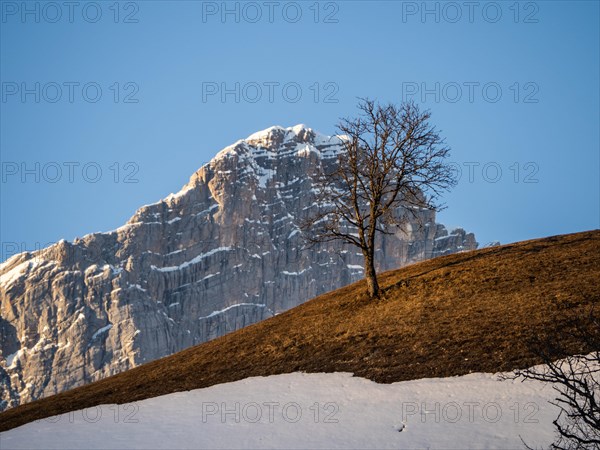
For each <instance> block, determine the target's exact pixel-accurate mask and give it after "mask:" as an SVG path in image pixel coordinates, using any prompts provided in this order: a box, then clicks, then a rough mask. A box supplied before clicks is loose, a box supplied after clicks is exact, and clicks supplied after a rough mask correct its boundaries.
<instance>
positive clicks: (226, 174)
mask: <svg viewBox="0 0 600 450" xmlns="http://www.w3.org/2000/svg"><path fill="white" fill-rule="evenodd" d="M342 151H343V147H342V146H341V145H340V141H339V139H338V138H336V137H329V136H324V135H321V134H318V133H316V132H315V131H313V130H311V129H310V128H307V127H305V126H303V125H297V126H295V127H292V128H281V127H272V128H269V129H267V130H264V131H261V132H259V133H255V134H253V135H251V136H249V137H248V138H246V139H243V140H240V141H238V142H236V143H235V144H233V145H231V146H229V147H226V148H225V149H223V150H222V151H221V152H219V153H218V154H217V155H216V156H215V158H214V159H213V160H212V161H211V162H210V163H208V164H206V165H204V166H203V167H201V168H200V169H199V170H198V171H197V172H196V173H194V174H193V175H192V177H191V179H190V181H189V182H188V184H186V185H185V186H184V187H183V188H182V189H181V190H180V191H179V192H178V193H176V194H171V195H169V196H168V197H166V198H165V199H163V200H161V201H159V202H157V203H154V204H152V205H146V206H143V207H141V208H140V209H139V210H138V211H137V212H136V213H135V214H134V215H133V217H132V218H131V219H130V220H129V221H128V222H127V223H126V224H125V225H124V226H122V227H121V228H118V229H117V230H115V231H111V232H107V233H94V234H90V235H87V236H84V237H83V238H81V239H76V240H75V241H74V242H66V241H61V242H59V243H57V244H54V245H52V246H50V247H48V248H46V249H43V250H40V251H37V252H32V253H22V254H19V255H16V256H14V257H12V258H10V259H9V260H7V261H6V262H4V263H3V264H1V265H0V296H1V299H0V300H1V303H0V308H1V309H0V313H1V314H0V350H1V353H2V355H1V356H0V402H1V404H0V409H4V408H6V407H11V406H15V405H17V404H20V403H24V402H28V401H31V400H34V399H36V398H40V397H43V396H46V395H50V394H55V393H58V392H61V391H64V390H66V389H69V388H73V387H76V386H79V385H82V384H85V383H87V382H90V381H95V380H98V379H101V378H103V377H106V376H109V375H112V374H115V373H118V372H121V371H123V370H127V369H130V368H132V367H135V366H137V365H140V364H142V363H144V362H148V361H151V360H154V359H156V358H160V357H163V356H165V355H169V354H171V353H174V352H177V351H179V350H182V349H184V348H186V347H189V346H192V345H194V344H198V343H201V342H204V341H207V340H210V339H213V338H215V337H218V336H221V335H223V334H225V333H228V332H231V331H234V330H236V329H239V328H241V327H244V326H246V325H249V324H252V323H255V322H257V321H260V320H263V319H265V318H268V317H271V316H273V315H275V314H277V313H279V312H281V311H285V310H287V309H289V308H292V307H294V306H297V305H299V304H300V303H302V302H304V301H306V300H308V299H310V298H312V297H314V296H316V295H319V294H321V293H324V292H327V291H331V290H334V289H337V288H339V287H342V286H344V285H346V284H349V283H351V282H354V281H356V280H358V279H360V278H362V276H363V270H362V256H361V255H360V254H359V253H358V252H357V251H356V250H355V249H354V248H351V247H346V246H344V245H342V244H341V243H323V244H320V245H316V246H313V247H308V248H305V246H304V245H303V244H304V239H303V236H302V232H301V231H300V229H299V228H298V224H299V223H300V221H301V220H302V219H303V218H304V217H306V215H307V214H309V213H310V211H311V208H313V207H314V186H313V180H312V178H311V176H310V175H309V174H311V173H314V169H315V168H316V167H317V166H318V165H328V164H337V163H338V156H339V155H340V153H341V152H342ZM420 215H421V218H420V220H419V221H418V222H419V223H420V224H421V225H422V226H418V225H417V222H415V223H413V224H411V226H409V227H408V230H409V232H408V234H403V233H402V234H401V233H400V232H399V233H398V234H397V235H392V236H386V237H384V238H382V239H381V241H380V248H379V251H378V255H377V264H378V266H379V268H380V270H387V269H392V268H397V267H400V266H402V265H405V264H408V263H411V262H416V261H420V260H423V259H426V258H430V257H434V256H438V255H443V254H447V253H452V252H457V251H461V250H472V249H475V248H476V247H477V243H476V241H475V237H474V236H473V234H470V233H466V232H465V231H464V230H463V229H460V228H458V229H455V230H452V232H450V233H449V232H448V230H446V228H445V227H444V226H443V225H440V224H437V223H436V222H435V213H434V212H433V211H426V210H423V211H421V212H420ZM423 224H424V225H423Z"/></svg>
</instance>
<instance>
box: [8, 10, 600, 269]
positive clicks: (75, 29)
mask: <svg viewBox="0 0 600 450" xmlns="http://www.w3.org/2000/svg"><path fill="white" fill-rule="evenodd" d="M0 4H1V6H2V9H1V12H2V18H1V20H0V27H1V30H0V38H1V43H0V50H1V56H0V59H1V61H0V62H1V67H0V78H1V81H2V99H1V103H0V108H1V111H0V112H1V124H0V146H1V160H2V180H1V183H0V189H1V191H0V203H1V208H0V214H1V217H0V233H1V239H0V240H1V242H2V255H1V256H2V259H5V258H6V257H7V256H10V255H11V254H12V253H14V250H15V248H18V249H21V250H24V249H34V248H36V247H39V246H40V245H42V246H44V245H46V244H47V243H51V242H54V241H57V240H59V239H62V238H65V239H68V240H72V239H73V238H75V237H77V236H82V235H84V234H87V233H90V232H95V231H107V230H110V229H114V228H117V227H118V226H120V225H121V224H123V223H124V222H125V221H126V220H127V219H128V218H129V217H130V216H131V215H132V214H133V213H134V211H135V210H136V209H137V208H138V207H139V206H141V205H143V204H147V203H153V202H155V201H157V200H159V199H161V198H163V197H165V196H167V195H168V194H169V193H171V192H176V191H178V190H179V188H180V187H181V186H182V185H183V184H185V183H186V182H187V180H188V178H189V176H190V175H191V174H192V173H193V172H194V171H195V170H196V169H197V168H198V167H200V166H201V165H202V163H203V162H206V161H208V160H210V159H211V157H212V156H214V155H215V154H216V153H217V152H218V151H219V150H220V149H221V148H223V147H225V146H227V145H229V144H231V143H233V142H234V141H236V140H237V139H240V138H244V137H246V136H247V135H249V134H251V133H253V132H255V131H258V130H261V129H264V128H267V127H269V126H271V125H283V126H292V125H295V124H297V123H305V124H307V125H309V126H310V127H312V128H314V129H316V130H318V131H320V132H322V133H332V132H334V130H335V128H334V127H335V124H336V123H337V122H338V119H339V118H340V117H342V116H351V115H353V114H354V113H355V105H356V97H359V96H360V97H371V98H375V99H378V100H380V101H385V102H395V103H399V102H401V101H402V100H405V99H408V98H412V99H414V100H415V101H417V102H418V103H420V104H421V106H423V107H424V108H429V109H431V111H432V115H433V116H432V121H433V123H434V124H435V125H436V126H438V128H440V129H441V130H443V135H444V136H445V137H446V139H447V143H448V144H449V145H450V146H451V147H452V149H453V151H452V157H451V160H452V161H453V162H454V163H455V164H456V165H457V166H458V167H461V169H462V175H461V178H460V182H459V185H458V186H457V187H456V188H455V189H454V190H453V191H452V192H451V193H450V194H448V195H446V197H445V201H446V204H447V209H446V210H445V211H443V212H442V213H440V214H439V220H440V221H442V222H443V223H446V224H448V225H450V226H457V225H460V226H463V227H464V228H466V229H467V230H469V231H473V232H475V234H476V236H477V238H478V240H479V242H481V243H483V244H485V243H486V242H489V241H492V240H499V241H501V242H503V243H508V242H514V241H519V240H524V239H531V238H536V237H541V236H547V235H553V234H562V233H569V232H575V231H581V230H586V229H593V228H598V227H599V226H600V224H599V221H600V211H599V204H600V198H599V191H600V181H599V172H600V162H599V145H600V144H599V142H600V136H599V123H600V116H599V104H600V98H599V80H600V73H599V65H600V61H599V53H600V52H599V41H600V36H599V7H598V2H592V1H589V2H559V1H552V2H521V3H517V4H515V3H514V2H475V4H474V6H473V8H474V9H473V10H471V11H469V9H468V7H467V6H464V3H463V2H455V3H453V2H449V3H448V2H428V3H427V4H426V6H424V5H425V4H424V3H422V2H377V1H369V2H366V1H349V2H321V3H318V4H316V5H315V2H313V1H310V2H275V3H274V5H273V6H272V8H273V9H272V10H271V11H269V6H268V4H265V3H264V2H251V3H236V2H228V3H227V4H226V8H228V9H229V10H230V11H233V12H230V13H228V14H226V15H225V16H222V12H223V10H222V8H223V4H222V2H195V1H185V2H183V1H182V2H179V1H170V2H166V1H141V2H120V3H118V4H117V6H118V7H115V2H113V1H109V2H76V4H75V6H73V10H71V11H70V10H69V9H68V7H66V6H64V4H63V3H62V2H57V3H52V2H50V4H49V3H48V2H35V1H33V2H27V3H26V5H27V8H28V9H29V10H30V11H32V12H27V11H23V10H22V8H23V4H24V3H22V2H20V1H19V2H7V1H2V2H0ZM57 5H58V6H57ZM425 8H427V9H428V10H429V12H427V11H425ZM299 13H300V14H301V16H299V17H298V14H299ZM317 13H318V15H317ZM296 19H297V20H296ZM36 83H39V87H36ZM236 86H239V88H238V94H239V95H238V98H237V99H236V95H235V91H236ZM257 86H258V87H260V89H261V92H260V93H259V92H258V91H257V89H256V87H257ZM269 87H271V89H272V91H271V94H272V98H269V89H270V88H269ZM222 88H225V89H226V90H229V91H230V93H229V94H226V95H225V96H224V97H222V96H221V89H222ZM59 89H60V90H59ZM98 89H100V91H99V90H98ZM215 89H217V90H218V91H219V92H216V93H214V90H215ZM23 91H25V94H24V95H23ZM27 91H29V93H27ZM99 92H101V95H98V93H99ZM232 92H233V93H232ZM36 95H37V96H39V98H36ZM70 96H71V98H70ZM71 100H72V101H71ZM57 167H58V168H60V170H61V172H60V173H59V172H58V171H57ZM69 168H71V169H69ZM23 169H26V170H25V171H23ZM98 169H100V170H101V171H102V173H101V174H100V173H99V172H98ZM498 169H499V170H500V171H501V173H500V172H499V171H498ZM27 170H28V172H27ZM36 177H39V180H38V179H36ZM50 181H54V182H50ZM94 181H95V182H94Z"/></svg>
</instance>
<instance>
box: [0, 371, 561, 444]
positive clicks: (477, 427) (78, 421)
mask: <svg viewBox="0 0 600 450" xmlns="http://www.w3.org/2000/svg"><path fill="white" fill-rule="evenodd" d="M553 394H554V391H553V390H552V388H551V386H547V385H542V384H540V383H538V382H532V381H526V382H520V381H498V376H497V375H492V374H481V373H478V374H471V375H466V376H463V377H453V378H436V379H423V380H415V381H405V382H400V383H394V384H388V385H386V384H377V383H374V382H372V381H369V380H366V379H364V378H355V377H353V376H352V375H351V374H348V373H330V374H304V373H292V374H286V375H274V376H270V377H256V378H248V379H245V380H241V381H237V382H234V383H226V384H221V385H217V386H212V387H210V388H206V389H197V390H194V391H189V392H179V393H175V394H169V395H165V396H162V397H156V398H151V399H148V400H143V401H139V402H136V403H130V404H126V405H102V406H98V407H95V408H89V409H87V410H81V411H76V412H72V413H69V414H64V415H62V416H56V417H53V418H48V419H45V420H40V421H38V422H35V423H30V424H27V425H24V426H22V427H19V428H16V429H13V430H10V431H7V432H4V433H2V434H0V448H2V449H9V448H44V449H54V448H56V449H84V448H144V449H147V448H169V449H175V448H306V449H309V448H324V447H326V448H416V447H418V448H524V446H523V443H522V442H521V438H520V437H522V438H523V439H524V441H525V442H526V443H527V444H528V445H529V446H531V447H539V446H547V445H548V444H550V443H551V442H552V441H553V440H554V430H553V425H552V420H553V419H555V418H556V416H557V414H558V410H557V409H556V408H555V407H554V406H552V405H550V404H548V400H550V399H552V398H553Z"/></svg>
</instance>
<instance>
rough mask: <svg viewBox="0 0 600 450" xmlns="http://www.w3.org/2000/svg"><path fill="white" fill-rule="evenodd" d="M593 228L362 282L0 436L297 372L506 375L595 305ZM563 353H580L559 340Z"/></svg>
mask: <svg viewBox="0 0 600 450" xmlns="http://www.w3.org/2000/svg"><path fill="white" fill-rule="evenodd" d="M599 280H600V231H599V230H595V231H589V232H583V233H576V234H570V235H564V236H554V237H549V238H544V239H538V240H532V241H526V242H519V243H516V244H510V245H504V246H501V247H493V248H488V249H482V250H477V251H473V252H468V253H460V254H456V255H449V256H444V257H440V258H436V259H432V260H429V261H425V262H422V263H419V264H414V265H411V266H408V267H405V268H402V269H399V270H394V271H390V272H387V273H385V274H383V275H382V276H381V285H382V286H383V288H384V298H382V299H381V300H377V301H370V300H368V299H367V298H366V297H365V296H364V294H363V293H362V292H363V291H364V289H365V285H364V282H362V281H361V282H358V283H355V284H352V285H350V286H347V287H345V288H342V289H339V290H337V291H334V292H331V293H328V294H325V295H322V296H320V297H317V298H315V299H313V300H311V301H309V302H307V303H305V304H303V305H301V306H299V307H297V308H294V309H292V310H290V311H288V312H286V313H283V314H280V315H278V316H276V317H273V318H271V319H269V320H266V321H264V322H261V323H258V324H255V325H252V326H249V327H247V328H244V329H242V330H239V331H237V332H234V333H231V334H229V335H226V336H223V337H221V338H219V339H216V340H214V341H211V342H207V343H205V344H202V345H199V346H196V347H192V348H189V349H187V350H184V351H182V352H179V353H177V354H175V355H172V356H169V357H166V358H163V359H160V360H157V361H153V362H151V363H148V364H145V365H143V366H140V367H138V368H135V369H132V370H130V371H128V372H125V373H122V374H119V375H116V376H113V377H110V378H107V379H104V380H102V381H99V382H96V383H92V384H89V385H87V386H83V387H81V388H77V389H73V390H71V391H68V392H64V393H62V394H59V395H55V396H52V397H48V398H45V399H41V400H38V401H35V402H32V403H28V404H25V405H21V406H19V407H17V408H14V409H11V410H8V411H6V412H4V413H2V414H0V431H2V430H7V429H10V428H13V427H16V426H19V425H22V424H24V423H27V422H30V421H33V420H36V419H40V418H43V417H48V416H52V415H56V414H61V413H65V412H68V411H72V410H78V409H82V408H87V407H90V406H94V405H97V404H106V403H124V402H131V401H135V400H141V399H144V398H148V397H155V396H158V395H163V394H168V393H171V392H176V391H184V390H190V389H197V388H203V387H207V386H211V385H214V384H218V383H224V382H230V381H235V380H239V379H242V378H246V377H251V376H260V375H263V376H265V375H272V374H280V373H287V372H294V371H305V372H335V371H344V372H353V373H354V374H355V375H357V376H361V377H366V378H369V379H371V380H374V381H377V382H380V383H391V382H395V381H402V380H409V379H416V378H423V377H446V376H452V375H462V374H467V373H469V372H496V371H508V370H512V369H515V368H523V367H529V366H531V365H533V364H536V363H538V362H539V361H538V360H536V358H535V357H534V356H533V355H532V354H531V353H530V351H529V350H528V346H527V342H528V340H529V339H530V338H531V337H533V336H536V335H541V334H544V333H548V334H549V335H555V334H556V335H557V336H558V334H557V330H561V329H563V328H564V326H565V323H566V322H567V321H568V320H569V319H570V318H573V317H575V316H577V315H581V314H585V313H586V312H588V311H589V309H590V307H591V305H592V304H597V303H599V301H600V283H599ZM564 344H565V346H566V348H567V349H568V352H569V353H572V354H574V353H578V352H580V351H587V350H589V349H585V348H583V347H581V345H580V344H578V343H576V342H564Z"/></svg>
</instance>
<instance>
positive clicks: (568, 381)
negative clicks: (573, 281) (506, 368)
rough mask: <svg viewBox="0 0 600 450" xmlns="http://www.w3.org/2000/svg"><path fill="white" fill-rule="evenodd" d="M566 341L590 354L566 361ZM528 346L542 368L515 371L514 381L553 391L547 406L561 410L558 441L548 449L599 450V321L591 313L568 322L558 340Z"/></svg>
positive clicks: (548, 340) (542, 341) (543, 341)
mask: <svg viewBox="0 0 600 450" xmlns="http://www.w3.org/2000/svg"><path fill="white" fill-rule="evenodd" d="M565 341H566V342H568V341H570V342H576V343H578V344H579V345H581V346H582V348H583V349H585V351H586V352H587V351H589V350H592V351H591V353H586V354H581V355H574V356H567V357H566V358H565V357H564V356H565V355H568V354H569V352H568V349H566V348H565V346H564V345H563V344H561V342H565ZM530 346H531V348H532V350H533V351H534V353H535V354H536V355H537V356H538V357H540V358H541V359H542V361H543V365H541V366H537V367H533V368H530V369H525V370H517V371H515V375H514V377H515V378H520V377H521V378H523V379H530V380H537V381H542V382H545V383H549V384H551V385H552V387H553V389H554V390H555V391H556V397H555V399H554V400H553V401H550V403H551V404H553V405H555V406H557V407H558V408H559V409H560V413H559V415H558V417H557V418H556V420H554V422H553V423H554V426H555V428H556V431H557V433H558V438H557V440H556V441H555V442H554V443H553V444H552V446H551V448H552V449H557V450H563V449H565V450H567V449H568V450H575V449H592V448H593V449H600V318H598V317H597V316H596V315H595V314H594V311H593V309H592V311H591V312H590V314H589V316H588V317H584V318H581V317H578V318H575V319H573V320H570V321H569V322H568V324H567V326H566V327H565V328H564V331H563V332H562V336H561V337H560V339H557V338H556V336H554V337H551V336H547V337H543V338H537V339H535V340H533V341H532V343H531V344H530ZM561 358H563V359H561Z"/></svg>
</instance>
